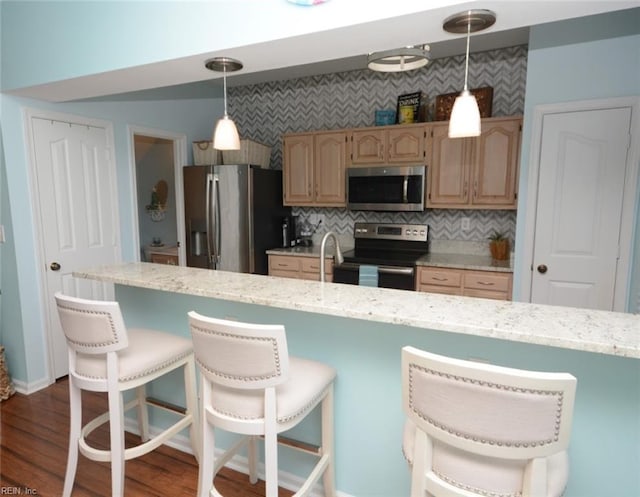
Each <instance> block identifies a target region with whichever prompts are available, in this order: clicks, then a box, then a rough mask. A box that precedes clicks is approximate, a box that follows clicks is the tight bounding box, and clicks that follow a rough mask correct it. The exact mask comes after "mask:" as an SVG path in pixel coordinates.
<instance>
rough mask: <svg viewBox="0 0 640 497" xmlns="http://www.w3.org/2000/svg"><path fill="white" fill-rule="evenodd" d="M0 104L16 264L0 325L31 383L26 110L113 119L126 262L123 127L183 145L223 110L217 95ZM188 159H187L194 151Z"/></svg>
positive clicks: (41, 363)
mask: <svg viewBox="0 0 640 497" xmlns="http://www.w3.org/2000/svg"><path fill="white" fill-rule="evenodd" d="M0 104H1V107H0V112H1V114H2V134H3V142H4V157H5V161H6V173H7V175H6V187H7V196H8V202H9V208H8V211H9V212H8V213H7V214H4V209H3V216H6V215H8V214H10V215H11V219H10V222H8V223H7V224H8V225H9V226H11V225H12V226H13V240H14V243H15V266H14V267H13V270H9V271H3V282H2V283H3V288H5V287H6V288H11V294H12V298H13V300H12V302H11V303H12V306H11V307H8V305H6V304H7V303H5V302H3V304H4V305H3V313H2V328H3V330H5V329H6V330H7V333H9V332H10V333H11V339H9V340H8V342H7V345H6V346H7V353H8V356H10V359H9V361H8V363H9V368H10V373H11V374H12V376H13V377H14V379H16V380H17V382H18V384H19V385H21V383H20V382H22V383H24V384H25V385H30V384H36V383H38V382H42V381H43V380H44V379H45V378H46V376H47V358H46V351H45V348H44V343H45V334H44V324H43V319H44V318H43V311H42V302H41V301H40V300H41V299H40V295H41V289H40V288H39V286H38V279H39V278H38V266H39V264H40V263H41V262H40V261H38V259H37V257H36V246H37V245H36V236H35V232H34V229H35V224H36V223H35V215H36V213H34V212H33V211H32V205H31V187H30V184H31V183H30V177H29V171H28V167H27V158H26V144H25V142H24V123H23V111H24V109H25V108H32V109H43V110H50V111H56V112H63V113H66V114H72V115H78V116H86V117H91V118H96V119H103V120H107V121H110V122H112V123H113V127H114V140H115V144H114V146H115V162H116V168H117V183H118V184H117V187H118V199H117V202H118V207H119V211H120V227H121V231H120V237H121V244H122V257H123V259H124V260H133V259H135V257H136V254H135V251H134V228H133V226H134V224H133V220H134V216H137V210H136V207H135V206H134V205H133V193H132V183H131V178H132V171H131V169H130V157H131V151H130V149H129V136H128V134H127V133H128V132H127V126H128V125H137V126H142V127H149V128H155V129H161V130H166V131H169V132H174V133H184V134H186V136H187V141H188V143H191V141H194V140H203V139H207V138H208V137H209V136H210V135H211V130H212V127H213V123H214V122H215V120H216V119H217V118H218V117H219V116H220V115H221V114H222V110H223V109H222V107H223V106H222V101H221V100H220V99H209V100H180V101H144V102H113V103H110V102H98V103H95V102H94V103H91V102H86V103H66V104H50V103H45V102H40V101H36V100H29V99H21V98H15V97H8V96H2V100H0ZM189 157H190V158H189V161H190V160H191V154H189ZM5 248H6V247H5ZM11 255H12V254H11V251H10V250H5V251H3V261H2V264H3V267H5V268H6V267H7V266H8V265H10V264H11V262H13V261H11ZM14 292H15V294H14ZM25 351H28V357H25Z"/></svg>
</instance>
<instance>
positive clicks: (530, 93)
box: [2, 22, 637, 388]
mask: <svg viewBox="0 0 640 497" xmlns="http://www.w3.org/2000/svg"><path fill="white" fill-rule="evenodd" d="M574 24H575V22H574V23H569V26H563V27H558V28H557V29H559V30H562V31H565V30H566V29H567V27H568V28H572V27H574ZM578 24H579V23H578ZM596 24H597V23H596ZM597 26H600V25H599V24H597ZM597 26H596V31H597ZM592 28H593V26H592V25H591V24H590V23H587V27H586V28H585V27H584V26H579V27H578V28H576V30H577V31H580V32H582V33H584V32H590V31H591V30H592ZM551 29H552V28H551V27H549V30H551ZM534 35H537V36H533V38H532V42H533V43H532V42H530V46H529V53H528V61H527V67H526V72H527V75H526V79H527V83H526V84H527V101H526V104H525V105H524V112H523V113H524V115H525V116H527V115H528V112H530V111H531V109H532V107H533V106H534V105H536V104H538V103H547V102H553V101H562V100H567V99H574V98H582V99H587V98H596V97H602V96H603V95H606V96H611V95H615V96H619V95H628V94H634V93H635V92H636V90H634V89H633V88H637V86H633V84H634V80H633V77H632V74H633V72H632V69H633V68H632V69H631V72H630V69H629V68H627V69H624V68H623V67H622V66H621V65H620V64H621V63H620V61H619V60H616V58H615V57H610V56H608V54H609V55H610V53H630V55H629V56H628V57H624V58H625V59H627V60H634V59H633V54H634V53H635V52H634V51H633V50H634V49H633V48H630V43H629V40H628V38H629V36H627V37H625V36H622V37H619V38H617V37H616V36H617V35H613V34H609V35H608V36H606V35H605V36H603V39H604V40H606V41H605V42H602V41H601V42H600V44H596V45H597V47H596V48H597V49H598V50H597V51H598V54H599V55H600V57H599V59H598V61H599V63H600V64H601V69H602V70H601V72H597V73H593V74H591V79H590V80H589V84H585V81H584V80H579V81H578V80H576V79H575V78H576V77H577V76H576V75H572V74H570V71H569V70H568V69H567V70H566V71H565V72H562V70H563V62H561V61H564V65H566V60H570V59H572V58H575V57H578V58H579V57H580V56H581V55H582V54H583V51H582V50H584V51H587V52H591V49H592V48H593V47H592V45H591V43H589V42H585V43H584V44H583V45H581V44H580V43H577V46H565V45H564V44H563V43H560V42H558V46H556V47H555V49H551V48H549V47H548V46H547V44H546V41H544V38H545V37H547V36H548V35H549V31H546V30H544V29H543V28H538V31H536V32H535V33H534ZM630 38H631V39H636V40H637V34H636V36H635V38H634V36H631V37H630ZM576 39H582V35H581V36H576ZM536 42H537V44H536ZM629 50H631V52H628V51H629ZM550 55H551V57H550ZM554 55H555V58H554ZM591 55H592V53H590V57H591ZM625 64H626V63H625ZM608 65H610V66H611V67H608ZM550 71H551V72H552V73H553V74H561V75H559V76H558V77H557V79H558V80H560V81H559V83H560V84H557V85H555V87H554V88H553V89H552V90H551V89H548V88H546V87H545V85H544V84H543V82H544V81H545V80H546V79H548V75H549V73H550ZM620 72H622V73H623V74H629V76H630V77H629V78H624V77H620V78H614V79H611V78H609V77H605V76H603V75H602V74H607V73H608V74H611V73H614V74H619V73H620ZM521 81H523V80H521ZM536 82H537V83H538V84H537V85H536V84H535V83H536ZM521 84H524V83H521ZM492 86H494V88H497V85H496V84H493V85H492ZM411 89H413V87H412V88H411ZM603 89H604V90H603ZM234 91H238V92H240V89H237V90H234V89H232V90H231V92H230V95H231V98H234V93H233V92H234ZM427 91H428V92H429V93H430V94H431V95H433V94H436V93H438V91H436V92H431V90H430V89H429V88H427ZM399 93H400V92H398V91H395V90H394V91H393V97H392V100H393V98H395V96H397V94H399ZM235 97H236V98H237V97H239V95H238V94H236V95H235ZM245 98H246V99H247V100H246V102H245V105H246V106H250V102H249V100H248V99H249V97H248V96H246V97H245ZM496 98H497V90H496ZM15 100H17V102H16V101H14V97H7V96H3V136H4V149H5V154H6V156H7V159H6V160H7V166H9V164H15V163H18V164H23V163H24V162H25V160H24V154H23V152H22V151H21V150H20V146H19V144H22V143H23V139H22V138H21V136H19V133H18V132H17V131H12V130H10V129H8V126H7V124H6V123H7V121H4V119H5V118H7V117H8V118H9V119H10V120H9V121H8V122H15V123H19V122H20V121H21V117H20V109H19V107H20V105H30V106H34V105H38V106H40V107H45V108H50V109H57V110H64V111H66V112H73V113H77V114H81V115H86V114H90V115H95V114H100V115H101V116H102V117H103V118H109V119H113V120H114V121H116V122H117V123H118V126H119V127H118V130H119V131H118V135H117V138H118V140H119V142H118V143H121V144H122V143H123V142H125V141H126V139H125V138H124V136H125V134H126V133H125V132H124V124H123V123H126V122H140V121H142V124H145V125H147V126H149V127H153V126H154V123H156V122H157V118H156V119H155V120H154V116H152V115H151V114H152V112H151V111H150V110H149V107H150V105H145V103H144V102H134V103H131V102H129V103H127V104H126V106H128V107H131V110H130V111H125V110H123V109H115V108H114V109H111V108H109V109H106V107H109V105H108V104H106V103H102V104H100V103H93V104H81V103H69V104H63V105H58V106H56V105H50V104H42V103H40V102H37V103H36V102H33V101H31V100H27V101H26V102H25V101H21V100H20V99H17V98H16V99H15ZM182 104H183V108H184V109H185V110H186V111H187V112H188V113H189V116H190V119H191V120H192V121H195V120H197V121H198V124H197V125H196V124H194V123H193V122H190V123H185V122H184V121H185V118H184V116H176V113H175V111H174V110H173V109H174V105H166V106H163V104H161V103H156V102H154V104H153V107H154V111H153V113H160V112H164V114H163V115H164V116H165V117H164V119H165V121H166V122H170V120H171V119H175V124H174V125H173V126H171V127H170V129H179V128H182V129H185V130H190V131H189V138H190V140H198V139H202V137H203V136H205V132H206V131H205V130H207V129H210V128H211V125H212V121H211V112H210V111H206V112H205V111H204V110H202V109H198V108H199V107H202V106H203V104H202V103H201V102H198V103H193V104H191V105H190V103H189V102H182ZM233 105H237V106H238V107H232V112H233V116H234V119H237V120H238V124H239V126H240V127H241V129H244V128H243V126H248V123H244V124H243V123H242V120H243V119H246V120H247V121H248V120H251V119H252V117H251V113H245V112H243V111H242V107H241V106H240V102H239V101H236V103H234V104H233ZM383 105H388V100H386V101H385V102H381V103H380V107H381V106H383ZM112 106H113V107H115V106H116V105H115V104H113V105H112ZM377 107H378V106H376V108H377ZM97 108H100V110H95V109H97ZM236 109H237V110H236ZM128 112H130V113H131V114H129V113H128ZM511 114H515V112H512V111H511V110H509V111H508V112H507V113H505V115H511ZM253 118H256V116H253ZM362 119H366V122H357V123H353V124H347V123H344V124H342V123H340V124H338V123H335V124H334V123H333V122H330V121H325V123H326V124H324V123H323V125H320V124H318V125H317V126H316V125H314V126H313V128H314V129H320V128H322V127H341V126H347V125H349V126H365V125H368V124H370V123H371V119H372V115H371V112H369V113H363V114H362ZM155 125H156V126H157V124H155ZM14 128H15V129H18V130H19V129H20V126H19V125H16V126H15V127H14ZM526 128H527V123H526V122H525V129H526ZM246 129H247V134H248V135H250V136H253V137H254V138H255V139H256V140H258V141H261V142H270V141H271V140H268V139H265V137H263V136H261V135H258V134H253V133H252V132H251V130H250V129H249V128H248V127H247V128H246ZM289 131H300V130H289ZM263 132H265V131H263ZM276 134H277V135H278V136H280V135H281V134H282V130H280V131H279V132H277V133H276ZM529 143H530V142H529V139H528V138H527V137H523V151H522V154H521V157H527V156H528V155H527V154H528V150H529ZM16 144H18V145H16ZM122 148H125V147H124V146H123V147H122ZM274 150H275V152H274V153H279V152H278V150H279V147H275V148H274ZM121 154H122V155H121V156H120V157H119V163H120V164H127V163H128V159H127V157H126V154H125V153H121ZM274 163H275V162H274ZM121 167H122V171H121V173H120V175H119V176H120V179H119V186H120V187H121V189H120V190H121V191H120V197H119V198H120V199H121V202H120V203H121V206H122V207H121V209H122V211H123V214H125V213H127V212H128V211H129V210H130V209H131V207H130V201H129V200H128V198H129V196H128V194H129V192H130V188H129V187H128V186H127V182H128V178H129V171H128V169H127V168H126V167H124V166H121ZM7 169H8V170H7V189H8V190H9V191H10V192H11V195H5V194H3V199H9V197H10V200H11V214H12V215H13V216H18V213H20V212H31V209H30V206H29V203H28V194H26V192H27V186H26V185H28V181H27V180H26V179H25V178H24V177H25V176H26V175H25V173H24V172H23V169H26V167H25V168H17V169H14V168H13V167H11V169H10V170H9V167H7ZM521 177H522V176H521ZM5 193H6V192H5ZM23 193H24V195H23ZM14 195H15V197H14ZM16 197H17V198H16ZM303 212H305V211H303ZM306 212H308V213H309V214H317V215H322V216H325V221H332V228H333V229H334V230H336V231H338V233H339V234H341V233H345V234H346V233H348V232H349V230H350V229H351V228H352V226H353V222H352V220H349V221H348V222H347V223H344V224H343V225H341V224H340V222H339V217H340V216H339V212H338V211H334V210H332V209H327V210H325V209H324V208H309V209H308V211H306ZM5 213H6V214H5ZM447 214H448V215H451V213H443V216H445V217H443V218H436V219H433V218H431V219H430V220H429V221H428V223H429V224H430V225H431V226H434V230H435V231H436V232H438V230H439V226H440V227H441V233H445V232H446V230H447V228H448V227H451V226H453V229H456V226H457V225H459V224H460V223H459V220H458V219H453V220H451V218H449V217H447ZM5 215H6V216H8V211H7V210H5V209H3V216H5ZM476 215H478V216H480V215H481V214H476V213H475V211H474V212H473V213H469V215H468V217H469V218H470V220H471V222H472V223H473V225H476V224H477V225H484V224H485V222H486V221H485V220H483V219H481V218H480V219H476V218H475V217H474V216H476ZM518 215H520V210H519V213H518ZM4 219H6V218H4ZM4 219H3V224H5V227H11V230H9V229H8V230H7V232H8V234H10V235H13V236H14V237H15V239H16V246H15V252H14V253H13V254H12V251H11V249H10V248H9V246H8V245H6V244H5V245H4V246H3V261H8V260H10V257H11V256H12V257H13V260H14V261H15V262H14V263H12V264H10V263H6V265H3V280H5V281H11V280H8V278H12V277H13V278H14V280H13V281H14V282H15V286H13V288H15V289H13V290H12V286H11V285H7V284H3V314H2V318H3V330H11V329H12V328H15V329H17V330H22V331H18V333H17V334H16V335H13V334H12V335H11V336H10V337H7V336H6V335H7V334H8V331H4V332H3V334H4V336H3V341H9V342H10V344H9V345H10V347H11V350H10V351H11V355H10V357H9V361H10V366H12V369H13V371H15V372H16V377H17V379H18V380H19V381H21V382H22V385H23V386H25V387H27V386H28V387H30V388H36V387H37V385H38V384H43V383H44V382H43V381H42V380H43V378H45V377H46V371H45V368H44V367H43V365H44V364H46V359H45V357H46V353H45V351H44V349H43V347H42V345H41V344H42V343H44V341H45V339H44V333H43V331H42V330H43V328H44V326H43V323H42V319H41V318H39V317H38V314H37V313H36V314H34V313H32V309H31V306H30V305H28V304H27V302H30V297H29V295H37V294H39V289H38V287H37V285H36V284H35V283H33V282H35V281H36V280H37V277H36V270H35V269H34V268H35V267H37V263H36V262H34V261H35V257H33V255H31V257H29V254H33V252H34V246H35V244H34V243H31V244H30V243H29V240H31V239H32V237H33V236H32V234H30V233H29V230H30V228H29V226H31V225H32V223H31V222H30V221H29V219H26V221H23V222H21V221H20V219H22V218H19V217H16V218H15V220H14V222H13V223H9V222H5V221H4ZM128 219H129V216H127V215H123V226H122V232H123V233H125V234H126V236H123V237H122V245H123V254H124V256H125V257H126V258H127V259H131V258H133V257H135V256H134V255H133V254H134V253H135V250H134V249H133V247H134V244H133V242H132V241H131V237H132V235H131V234H130V233H131V232H132V229H131V223H130V222H129V221H128ZM374 220H375V219H374ZM381 220H382V221H386V219H381ZM511 222H512V223H513V224H512V226H513V228H511V229H513V230H514V231H516V228H515V221H511ZM448 223H450V224H448ZM327 224H328V223H327ZM518 229H522V228H520V223H519V224H518ZM517 238H518V237H517V236H516V239H517ZM473 239H477V240H480V239H482V240H483V244H484V243H485V241H484V234H483V235H481V236H478V237H477V238H472V239H471V240H473ZM462 241H464V242H467V241H469V240H465V239H463V240H462ZM515 257H516V260H517V257H518V256H517V254H515ZM636 281H637V278H636ZM22 309H24V312H23V311H22ZM27 309H28V310H27ZM5 345H7V344H6V343H5ZM8 348H9V347H8ZM27 351H28V352H27ZM27 357H29V358H31V359H32V360H27Z"/></svg>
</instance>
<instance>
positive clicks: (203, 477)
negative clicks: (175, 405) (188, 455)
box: [198, 381, 215, 497]
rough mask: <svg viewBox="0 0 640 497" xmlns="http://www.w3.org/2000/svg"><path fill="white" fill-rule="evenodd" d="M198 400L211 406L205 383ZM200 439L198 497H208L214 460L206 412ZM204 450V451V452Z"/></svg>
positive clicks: (209, 394)
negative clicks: (201, 448)
mask: <svg viewBox="0 0 640 497" xmlns="http://www.w3.org/2000/svg"><path fill="white" fill-rule="evenodd" d="M200 400H201V402H202V405H203V406H209V405H211V388H210V387H209V385H207V382H205V381H202V382H201V383H200ZM200 431H201V438H202V447H203V450H202V453H201V454H200V468H199V471H198V497H209V495H210V490H211V489H212V487H213V471H214V462H215V461H214V459H215V439H214V427H213V425H212V424H211V423H209V422H208V421H207V414H206V411H205V412H203V413H202V418H201V419H200ZM205 448H206V450H205Z"/></svg>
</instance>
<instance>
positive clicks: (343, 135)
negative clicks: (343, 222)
mask: <svg viewBox="0 0 640 497" xmlns="http://www.w3.org/2000/svg"><path fill="white" fill-rule="evenodd" d="M283 141H284V149H283V166H282V169H283V175H282V178H283V182H284V185H283V187H284V205H306V206H312V205H313V206H323V207H344V206H345V205H346V198H345V167H346V163H347V132H346V131H324V132H317V133H301V134H291V135H285V136H284V137H283Z"/></svg>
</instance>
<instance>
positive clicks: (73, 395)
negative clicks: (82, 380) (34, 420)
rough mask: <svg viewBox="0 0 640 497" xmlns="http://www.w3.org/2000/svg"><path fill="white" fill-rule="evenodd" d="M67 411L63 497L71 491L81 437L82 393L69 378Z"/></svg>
mask: <svg viewBox="0 0 640 497" xmlns="http://www.w3.org/2000/svg"><path fill="white" fill-rule="evenodd" d="M69 411H70V414H69V419H70V425H69V455H68V457H67V471H66V473H65V476H64V489H63V490H62V496H63V497H70V496H71V491H72V490H73V481H74V480H75V477H76V469H77V467H78V440H80V437H81V435H82V392H81V391H80V389H79V388H78V387H76V386H75V385H74V382H73V378H69Z"/></svg>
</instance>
